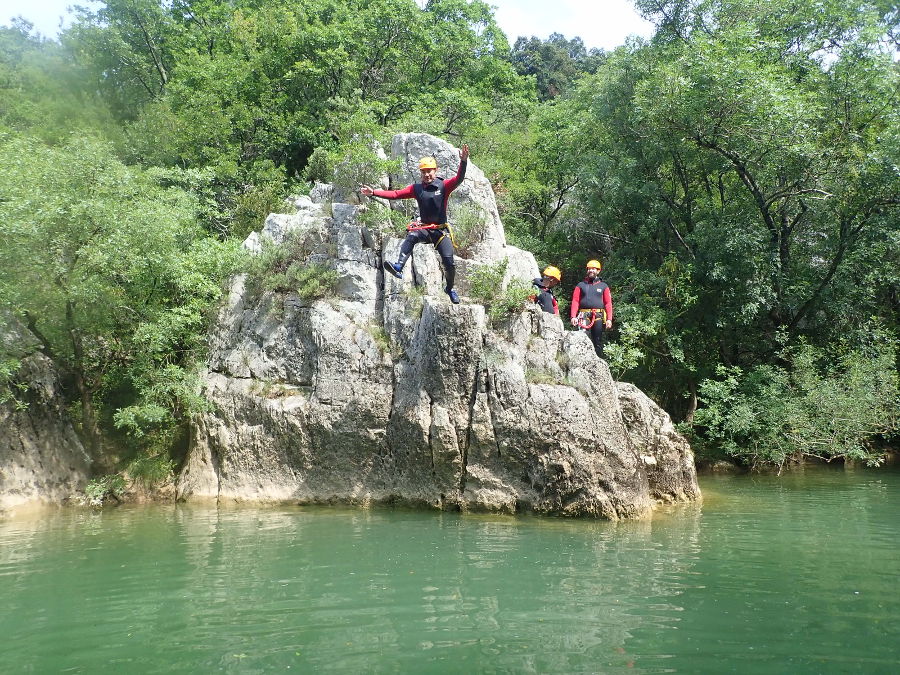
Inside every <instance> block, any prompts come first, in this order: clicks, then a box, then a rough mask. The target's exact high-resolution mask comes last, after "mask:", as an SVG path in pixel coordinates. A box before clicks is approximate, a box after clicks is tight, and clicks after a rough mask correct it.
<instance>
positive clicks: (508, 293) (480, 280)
mask: <svg viewBox="0 0 900 675" xmlns="http://www.w3.org/2000/svg"><path fill="white" fill-rule="evenodd" d="M508 266H509V259H508V258H504V259H503V260H501V261H499V262H497V263H494V264H492V265H482V266H481V267H478V268H476V269H475V270H473V271H472V274H471V276H470V278H469V281H470V288H471V293H472V297H473V298H475V299H476V300H477V301H478V302H480V303H481V304H482V305H484V306H485V308H486V309H487V311H488V316H489V317H490V318H491V320H492V321H500V320H501V319H503V318H504V317H506V316H508V315H510V314H515V313H516V312H519V311H521V310H522V308H523V307H525V304H526V303H527V302H528V298H529V296H530V295H531V288H529V287H528V286H526V285H525V283H524V282H522V281H521V280H519V279H513V280H512V281H510V282H509V283H508V284H507V285H506V286H505V287H504V285H503V279H504V278H505V277H506V268H507V267H508Z"/></svg>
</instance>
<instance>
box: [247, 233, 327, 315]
mask: <svg viewBox="0 0 900 675" xmlns="http://www.w3.org/2000/svg"><path fill="white" fill-rule="evenodd" d="M311 252H312V251H311V248H310V246H309V244H308V243H307V242H306V241H305V239H304V238H303V237H302V235H300V234H295V233H291V234H288V236H287V237H286V238H285V241H284V243H282V244H280V245H278V244H274V243H273V242H271V241H269V240H268V239H267V238H263V240H262V251H261V252H260V253H259V254H257V255H255V256H254V257H253V258H251V260H250V264H249V266H248V270H247V276H248V278H247V285H248V287H249V288H251V289H253V290H254V291H256V292H257V293H260V292H263V291H278V292H282V293H296V294H297V295H299V296H300V297H301V298H303V299H304V300H316V299H318V298H324V297H327V296H329V295H331V294H332V293H333V292H334V289H335V288H336V286H337V282H338V279H339V276H338V273H337V272H336V271H335V270H333V269H331V268H330V267H328V266H327V265H324V264H322V263H316V262H308V258H309V256H310V254H311Z"/></svg>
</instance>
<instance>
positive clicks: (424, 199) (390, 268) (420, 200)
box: [360, 145, 469, 304]
mask: <svg viewBox="0 0 900 675" xmlns="http://www.w3.org/2000/svg"><path fill="white" fill-rule="evenodd" d="M468 161H469V146H468V145H463V146H462V150H461V151H460V154H459V169H458V170H457V172H456V175H455V176H453V178H448V179H446V180H444V179H443V178H439V177H438V175H437V160H435V158H434V157H423V158H422V159H420V160H419V172H420V173H421V175H422V180H421V182H419V183H413V184H412V185H407V186H406V187H405V188H403V189H402V190H374V189H372V188H371V187H369V186H368V185H363V186H362V187H361V189H360V192H362V193H363V194H364V195H366V196H368V197H371V196H375V197H383V198H384V199H415V200H416V203H417V204H418V205H419V221H420V222H421V224H422V225H423V226H424V227H420V228H418V229H413V230H410V232H409V234H407V235H406V239H404V240H403V243H402V244H401V245H400V256H399V257H398V258H397V262H395V263H392V262H389V261H387V260H385V261H384V269H385V270H386V271H387V272H389V273H390V274H393V275H394V276H395V277H397V278H398V279H402V278H403V266H404V265H405V264H406V261H407V259H408V258H409V256H410V255H412V250H413V246H415V245H416V244H418V243H420V242H428V243H430V244H434V247H435V248H436V249H437V252H438V254H439V255H440V256H441V261H442V262H443V263H444V273H445V275H446V277H447V279H446V281H447V284H446V286H445V288H444V291H445V292H446V293H447V295H449V296H450V301H451V302H452V303H453V304H459V295H458V294H457V293H456V290H454V288H453V283H454V281H455V280H456V264H455V263H454V262H453V254H454V250H453V240H452V239H451V237H450V232H449V231H448V229H447V201H448V200H449V199H450V193H451V192H453V191H454V190H455V189H456V188H457V187H458V186H459V184H460V183H462V181H463V179H464V178H465V177H466V166H467V164H468ZM429 225H434V226H436V227H428V226H429Z"/></svg>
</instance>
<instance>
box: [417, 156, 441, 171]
mask: <svg viewBox="0 0 900 675" xmlns="http://www.w3.org/2000/svg"><path fill="white" fill-rule="evenodd" d="M419 168H420V169H436V168H437V160H436V159H435V158H434V157H423V158H422V159H420V160H419Z"/></svg>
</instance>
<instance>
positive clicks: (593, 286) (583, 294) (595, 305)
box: [569, 260, 613, 359]
mask: <svg viewBox="0 0 900 675" xmlns="http://www.w3.org/2000/svg"><path fill="white" fill-rule="evenodd" d="M585 267H586V268H587V269H586V270H585V276H584V279H583V280H582V281H580V282H579V283H578V285H577V286H576V287H575V290H574V291H573V293H572V306H571V307H570V308H569V317H570V318H571V321H572V325H573V326H577V327H578V328H581V329H582V330H586V331H587V334H588V335H589V336H590V338H591V342H592V343H593V344H594V351H595V352H597V356H599V357H600V358H601V359H602V358H603V343H604V341H605V332H606V331H607V330H608V329H610V328H612V319H613V306H612V294H611V293H610V291H609V286H607V285H606V283H605V282H604V281H603V280H602V279H601V278H600V270H601V269H603V266H602V265H601V264H600V261H598V260H588V262H587V265H586V266H585Z"/></svg>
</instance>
